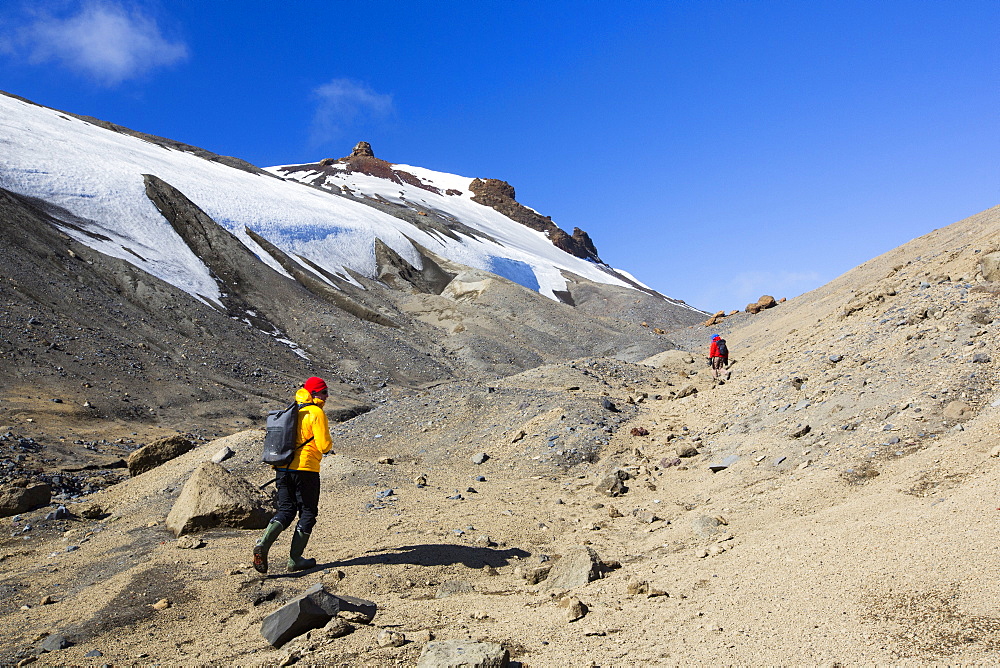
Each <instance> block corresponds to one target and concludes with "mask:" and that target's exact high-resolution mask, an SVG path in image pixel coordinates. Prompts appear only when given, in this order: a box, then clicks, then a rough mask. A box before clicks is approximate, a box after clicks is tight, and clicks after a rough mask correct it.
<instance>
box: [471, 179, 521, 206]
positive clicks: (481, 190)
mask: <svg viewBox="0 0 1000 668" xmlns="http://www.w3.org/2000/svg"><path fill="white" fill-rule="evenodd" d="M469 190H471V191H472V192H473V193H474V194H476V195H478V196H480V197H484V198H493V197H501V198H508V199H511V200H514V201H517V197H515V195H514V186H512V185H510V184H509V183H507V182H506V181H501V180H500V179H473V180H472V183H470V184H469Z"/></svg>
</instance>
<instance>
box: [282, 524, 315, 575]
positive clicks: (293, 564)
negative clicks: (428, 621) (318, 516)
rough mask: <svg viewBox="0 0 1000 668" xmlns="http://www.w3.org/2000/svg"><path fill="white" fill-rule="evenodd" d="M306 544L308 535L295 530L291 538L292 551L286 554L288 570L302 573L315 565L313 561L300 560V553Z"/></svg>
mask: <svg viewBox="0 0 1000 668" xmlns="http://www.w3.org/2000/svg"><path fill="white" fill-rule="evenodd" d="M308 544H309V534H307V533H303V532H301V531H299V530H298V529H296V530H295V535H294V536H292V549H291V550H290V551H289V552H288V570H290V571H304V570H305V569H307V568H312V567H313V566H315V565H316V560H315V559H303V558H302V551H303V550H305V549H306V545H308Z"/></svg>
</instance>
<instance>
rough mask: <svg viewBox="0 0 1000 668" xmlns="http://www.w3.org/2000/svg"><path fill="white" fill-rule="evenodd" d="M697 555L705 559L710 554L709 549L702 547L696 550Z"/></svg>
mask: <svg viewBox="0 0 1000 668" xmlns="http://www.w3.org/2000/svg"><path fill="white" fill-rule="evenodd" d="M695 556H696V557H698V558H699V559H704V558H705V557H707V556H708V550H707V549H705V548H702V549H700V550H698V551H697V552H695Z"/></svg>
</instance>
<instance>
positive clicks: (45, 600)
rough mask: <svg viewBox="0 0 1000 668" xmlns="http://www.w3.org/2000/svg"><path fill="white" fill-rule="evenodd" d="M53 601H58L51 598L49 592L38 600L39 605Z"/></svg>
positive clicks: (50, 603)
mask: <svg viewBox="0 0 1000 668" xmlns="http://www.w3.org/2000/svg"><path fill="white" fill-rule="evenodd" d="M53 603H58V601H57V600H56V599H54V598H52V595H51V594H46V595H45V596H43V597H42V600H40V601H39V602H38V604H39V605H52V604H53Z"/></svg>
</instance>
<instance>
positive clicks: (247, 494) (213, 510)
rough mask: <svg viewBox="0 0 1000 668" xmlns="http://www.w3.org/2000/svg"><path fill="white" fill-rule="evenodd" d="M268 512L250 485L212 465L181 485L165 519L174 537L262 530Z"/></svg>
mask: <svg viewBox="0 0 1000 668" xmlns="http://www.w3.org/2000/svg"><path fill="white" fill-rule="evenodd" d="M270 516H271V512H270V510H268V509H267V508H266V507H265V499H264V496H263V495H262V494H261V492H260V490H258V489H257V488H256V487H255V486H254V485H252V484H250V483H249V482H247V481H246V480H244V479H243V478H240V477H239V476H237V475H234V474H232V473H230V472H229V471H227V470H226V469H225V468H223V467H222V466H220V465H219V464H216V463H214V462H204V463H202V464H201V466H199V467H198V468H196V469H195V470H194V473H192V474H191V477H190V478H188V481H187V482H186V483H185V484H184V489H183V490H181V494H180V496H178V497H177V501H175V502H174V507H173V508H171V510H170V514H169V515H167V528H168V529H170V530H171V531H173V532H174V535H175V536H181V535H182V534H186V533H193V532H195V531H202V530H204V529H212V528H215V527H233V528H237V529H262V528H264V527H265V526H266V525H267V521H268V519H270Z"/></svg>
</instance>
